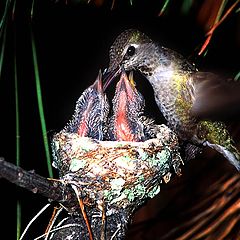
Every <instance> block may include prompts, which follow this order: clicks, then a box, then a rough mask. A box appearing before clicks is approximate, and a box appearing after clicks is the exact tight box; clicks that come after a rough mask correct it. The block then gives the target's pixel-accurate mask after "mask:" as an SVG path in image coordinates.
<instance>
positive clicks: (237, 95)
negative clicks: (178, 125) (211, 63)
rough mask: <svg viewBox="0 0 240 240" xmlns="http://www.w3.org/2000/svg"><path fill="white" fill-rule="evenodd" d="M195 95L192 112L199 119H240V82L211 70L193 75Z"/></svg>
mask: <svg viewBox="0 0 240 240" xmlns="http://www.w3.org/2000/svg"><path fill="white" fill-rule="evenodd" d="M192 80H193V82H194V88H195V94H194V95H195V96H194V101H193V105H192V108H191V114H192V115H193V116H194V117H196V118H198V119H206V118H207V119H210V120H231V119H236V118H237V119H240V82H239V81H234V80H229V79H224V78H223V77H222V76H221V75H217V74H214V73H210V72H196V73H194V74H193V75H192Z"/></svg>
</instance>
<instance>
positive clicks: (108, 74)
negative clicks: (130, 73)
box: [102, 66, 122, 91]
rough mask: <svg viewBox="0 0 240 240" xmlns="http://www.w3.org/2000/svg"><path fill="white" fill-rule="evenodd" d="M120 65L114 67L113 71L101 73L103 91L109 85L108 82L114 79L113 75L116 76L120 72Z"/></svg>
mask: <svg viewBox="0 0 240 240" xmlns="http://www.w3.org/2000/svg"><path fill="white" fill-rule="evenodd" d="M121 70H122V69H121V67H120V66H119V67H118V68H116V69H115V70H113V71H110V72H109V71H108V70H106V71H104V73H103V78H102V79H103V83H104V84H103V91H105V90H106V89H107V87H108V86H109V84H110V83H111V82H112V81H113V80H114V78H115V77H117V76H118V75H119V74H120V73H121Z"/></svg>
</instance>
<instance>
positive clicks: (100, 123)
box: [63, 71, 110, 140]
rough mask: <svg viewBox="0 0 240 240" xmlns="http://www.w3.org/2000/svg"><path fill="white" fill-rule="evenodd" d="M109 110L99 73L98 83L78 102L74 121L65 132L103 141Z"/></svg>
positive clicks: (84, 93) (90, 87) (72, 120)
mask: <svg viewBox="0 0 240 240" xmlns="http://www.w3.org/2000/svg"><path fill="white" fill-rule="evenodd" d="M109 109H110V106H109V103H108V99H107V97H106V94H105V93H104V92H103V85H102V73H101V71H99V74H98V76H97V79H96V81H95V82H94V83H93V84H92V85H91V86H89V87H88V88H87V89H86V90H84V92H83V93H82V94H81V96H80V97H79V99H78V100H77V102H76V107H75V111H74V114H73V116H72V119H71V121H70V122H69V123H68V124H67V126H65V128H64V129H63V131H65V132H69V133H77V134H78V135H79V137H90V138H93V139H97V140H103V138H104V133H105V124H106V122H107V117H108V113H109Z"/></svg>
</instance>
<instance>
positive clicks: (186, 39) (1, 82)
mask: <svg viewBox="0 0 240 240" xmlns="http://www.w3.org/2000/svg"><path fill="white" fill-rule="evenodd" d="M3 2H4V1H3ZM171 2H172V3H171ZM201 2H202V1H195V3H194V5H193V6H192V8H191V9H190V11H189V12H188V13H187V14H185V15H184V14H182V13H181V10H180V7H181V4H180V3H181V1H170V6H169V9H168V11H167V12H166V13H165V14H164V15H163V16H161V17H158V13H159V11H160V9H161V7H162V3H161V1H153V0H151V1H140V0H135V1H133V5H132V6H131V5H130V2H129V1H126V0H125V1H122V0H121V1H120V0H116V2H115V6H114V8H113V9H112V10H111V3H112V2H111V1H106V3H105V4H103V5H102V6H101V7H97V6H96V5H95V4H94V3H90V4H86V3H85V2H82V3H78V2H77V1H75V2H74V1H68V4H66V3H65V1H51V0H41V1H40V0H35V5H34V8H33V17H32V18H31V15H30V13H31V4H32V1H27V0H25V1H17V2H16V8H15V15H14V18H13V19H11V18H9V19H8V26H7V39H6V49H5V56H4V63H3V70H2V76H1V79H0V103H1V113H0V116H1V117H0V121H1V122H0V123H1V125H0V126H1V128H0V130H1V147H0V155H1V156H3V157H4V158H5V159H6V160H7V161H11V162H14V161H15V152H16V151H15V97H14V65H13V63H14V55H15V56H16V61H17V72H18V84H19V107H20V112H19V114H20V141H21V146H20V156H21V166H22V167H23V168H24V169H27V170H33V169H34V170H35V171H36V172H37V173H39V174H41V175H43V176H46V177H47V176H48V173H47V165H46V161H45V153H44V146H43V141H42V135H41V126H40V120H39V113H38V108H37V97H36V88H35V80H34V71H33V61H32V53H31V30H32V32H33V34H34V37H35V42H36V49H37V56H38V64H39V72H40V79H41V87H42V94H43V95H42V96H43V104H44V110H45V118H46V124H47V129H48V134H49V137H50V136H51V134H52V133H54V132H55V131H59V130H60V129H61V128H63V127H64V125H65V124H66V123H67V121H68V120H69V119H70V117H71V114H72V113H73V110H74V104H75V101H76V100H77V98H78V97H79V96H80V94H81V92H82V91H83V90H84V89H85V88H86V87H87V86H89V85H90V84H91V83H92V82H93V81H94V80H95V78H96V76H97V74H98V71H99V69H102V70H103V69H104V68H105V67H107V64H108V50H109V47H110V45H111V44H112V42H113V41H114V39H115V37H116V36H117V35H118V34H119V33H120V32H121V31H122V30H125V29H127V28H132V27H134V28H138V29H139V30H142V31H144V32H146V33H147V34H148V35H149V36H150V37H152V38H153V39H155V40H157V41H159V42H160V43H162V44H163V45H164V46H166V47H169V48H172V49H174V50H176V51H178V52H180V53H181V54H183V55H184V56H186V57H189V56H190V57H191V59H193V60H194V61H195V62H196V64H197V66H198V68H199V69H201V70H207V71H217V72H221V73H223V74H225V75H226V76H228V77H234V76H235V75H236V74H237V72H238V71H239V70H240V69H239V50H240V31H239V29H240V19H239V14H232V15H230V16H229V17H228V18H227V19H226V20H225V21H224V22H223V23H222V25H221V26H220V27H219V28H218V29H217V30H216V31H215V33H214V35H213V38H212V41H211V42H210V45H209V47H208V49H209V50H208V54H207V55H206V56H205V57H202V56H201V57H197V54H196V53H197V51H196V48H197V47H198V49H199V46H201V45H202V44H203V42H204V40H205V38H204V34H205V32H204V29H203V26H202V25H200V24H199V22H198V21H197V13H198V10H199V6H200V3H201ZM3 9H4V4H3V3H2V4H0V12H1V13H3ZM15 43H16V44H15ZM14 45H15V47H14ZM137 76H138V75H137ZM138 77H139V78H140V76H138ZM137 87H138V88H139V90H140V91H141V92H142V93H143V94H144V96H145V98H146V101H147V103H146V104H147V109H148V110H149V114H150V115H151V116H155V117H156V119H157V120H159V119H160V113H158V109H157V108H156V106H155V103H154V101H153V97H152V90H151V87H150V86H149V84H148V83H147V82H146V81H145V80H144V79H142V78H141V79H139V82H138V83H137ZM113 90H114V86H111V87H110V93H109V96H111V94H112V93H111V91H113ZM189 164H190V165H191V164H196V163H189ZM190 169H191V168H190ZM186 171H188V167H186ZM189 171H190V170H189ZM54 174H55V177H57V172H54ZM166 190H167V187H165V189H163V191H166ZM163 194H164V193H163ZM16 199H19V200H20V201H21V203H22V215H23V218H22V225H23V228H24V227H25V226H26V224H27V223H28V221H29V220H30V219H31V218H32V217H33V216H34V215H35V214H36V213H37V212H38V211H39V210H40V208H41V207H42V206H43V205H44V204H46V203H47V199H44V198H43V197H41V196H38V195H36V194H32V193H30V192H27V191H26V190H22V189H20V188H17V187H15V186H14V185H13V184H10V183H8V182H7V181H5V180H1V212H2V214H1V219H2V220H4V222H3V224H2V223H1V235H2V236H8V237H7V238H6V239H14V238H15V235H14V234H15V233H14V232H15V222H16ZM3 212H5V214H4V216H3ZM49 212H51V211H49ZM49 212H48V213H47V214H43V216H42V217H40V219H39V220H37V221H36V222H35V223H34V224H33V226H32V228H31V230H30V233H29V234H30V235H28V237H27V238H26V239H33V237H36V236H38V235H40V234H41V233H42V232H43V231H44V229H45V227H46V225H47V223H48V220H49V217H50V213H49ZM29 236H33V237H32V238H31V237H29Z"/></svg>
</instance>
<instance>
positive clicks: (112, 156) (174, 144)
mask: <svg viewBox="0 0 240 240" xmlns="http://www.w3.org/2000/svg"><path fill="white" fill-rule="evenodd" d="M52 143H53V150H54V156H55V161H54V165H55V166H56V167H57V168H58V169H59V171H60V175H61V181H62V182H63V183H64V184H70V185H71V186H72V187H74V189H75V192H77V194H78V196H79V197H80V198H81V199H82V200H83V202H84V203H85V204H87V205H88V206H98V207H99V205H100V203H104V206H105V207H106V206H107V209H109V207H110V208H111V211H112V209H113V208H114V209H116V210H117V209H119V208H127V207H130V208H131V209H132V208H133V209H135V208H136V207H137V206H139V205H141V204H142V203H143V202H144V201H145V200H146V199H147V198H152V197H154V196H155V195H157V194H158V193H159V191H160V184H161V183H162V182H163V181H164V182H165V183H167V182H168V181H169V180H170V177H171V174H172V173H176V174H178V175H180V173H181V169H180V165H181V164H182V163H183V162H182V160H181V158H180V155H179V152H178V148H179V147H178V141H177V137H176V135H175V134H174V133H173V132H172V131H171V130H170V129H169V128H167V127H166V126H165V125H159V132H158V134H157V135H156V138H153V139H149V140H146V141H144V142H125V141H121V142H118V141H97V140H95V139H92V138H88V137H79V135H78V134H75V133H67V132H65V131H61V132H59V133H57V134H55V136H54V138H53V141H52Z"/></svg>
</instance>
